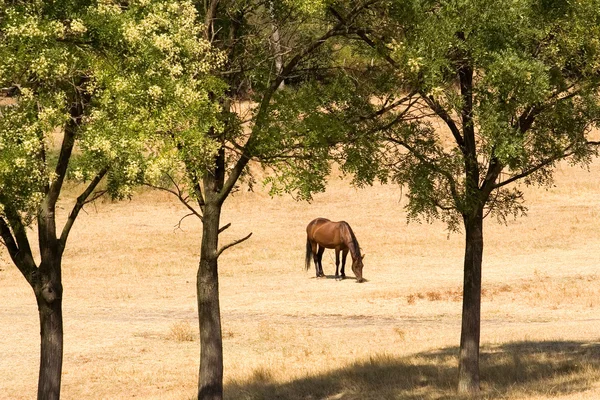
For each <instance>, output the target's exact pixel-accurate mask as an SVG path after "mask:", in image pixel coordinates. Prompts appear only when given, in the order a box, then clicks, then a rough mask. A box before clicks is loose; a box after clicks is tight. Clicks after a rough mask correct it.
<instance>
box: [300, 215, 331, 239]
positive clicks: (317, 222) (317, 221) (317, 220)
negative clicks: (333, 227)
mask: <svg viewBox="0 0 600 400" xmlns="http://www.w3.org/2000/svg"><path fill="white" fill-rule="evenodd" d="M328 222H331V221H330V220H328V219H327V218H320V217H319V218H315V219H313V220H312V221H310V222H309V223H308V225H307V226H306V233H308V234H309V235H310V233H311V231H314V230H315V229H316V228H317V227H319V226H322V225H323V224H326V223H328Z"/></svg>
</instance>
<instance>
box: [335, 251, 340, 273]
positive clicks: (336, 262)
mask: <svg viewBox="0 0 600 400" xmlns="http://www.w3.org/2000/svg"><path fill="white" fill-rule="evenodd" d="M339 268H340V249H339V248H338V247H336V248H335V280H336V281H337V280H338V279H339V278H340V274H339Z"/></svg>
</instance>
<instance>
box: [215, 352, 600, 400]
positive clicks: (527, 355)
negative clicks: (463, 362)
mask: <svg viewBox="0 0 600 400" xmlns="http://www.w3.org/2000/svg"><path fill="white" fill-rule="evenodd" d="M481 350H482V352H481V361H480V364H481V365H480V367H481V386H482V395H481V397H480V398H482V399H499V398H503V399H504V398H523V397H529V396H536V395H545V396H552V395H560V394H570V393H579V392H583V391H585V390H588V389H590V388H591V387H593V385H594V384H595V383H596V384H597V383H598V382H599V381H600V343H598V342H595V343H587V342H568V341H556V342H515V343H508V344H502V345H498V346H484V347H482V349H481ZM457 356H458V349H457V348H455V347H453V348H446V349H442V350H439V351H433V352H426V353H419V354H415V355H412V356H408V357H401V358H399V357H391V356H386V355H378V356H374V357H372V358H371V359H370V360H366V361H363V362H357V363H354V364H352V365H349V366H347V367H345V368H342V369H338V370H333V371H328V372H327V373H324V374H321V375H314V376H307V377H305V378H302V379H296V380H293V381H289V382H283V383H281V382H276V381H274V380H273V379H272V377H271V376H270V374H269V372H268V371H267V370H258V371H255V373H254V376H253V377H252V378H251V379H249V380H247V381H243V382H230V383H229V384H227V385H226V386H225V398H226V399H230V400H233V399H235V400H271V399H281V400H284V399H285V400H317V399H318V400H358V399H364V400H387V399H390V400H391V399H406V400H410V399H415V400H416V399H462V398H464V397H463V396H459V395H457V394H456V390H455V387H456V383H457V365H458V361H457ZM274 368H275V366H274Z"/></svg>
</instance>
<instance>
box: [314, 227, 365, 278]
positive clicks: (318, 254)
mask: <svg viewBox="0 0 600 400" xmlns="http://www.w3.org/2000/svg"><path fill="white" fill-rule="evenodd" d="M306 235H307V237H306V270H307V271H308V269H309V268H310V258H311V256H312V258H313V260H314V262H315V269H316V271H317V278H319V277H321V276H325V274H324V273H323V264H322V262H321V261H322V259H323V252H324V251H325V249H335V279H336V280H337V279H344V278H345V277H346V274H345V273H344V268H345V266H346V256H347V255H348V252H350V255H351V256H352V271H353V272H354V275H356V281H357V282H363V281H364V279H363V277H362V270H363V258H364V256H363V255H361V254H360V247H359V246H358V241H357V240H356V236H354V232H352V228H350V225H348V223H347V222H345V221H340V222H332V221H330V220H328V219H326V218H317V219H314V220H312V221H311V222H310V223H309V224H308V226H307V227H306ZM340 251H341V252H342V271H341V272H342V274H341V277H340V275H339V274H338V270H339V266H340Z"/></svg>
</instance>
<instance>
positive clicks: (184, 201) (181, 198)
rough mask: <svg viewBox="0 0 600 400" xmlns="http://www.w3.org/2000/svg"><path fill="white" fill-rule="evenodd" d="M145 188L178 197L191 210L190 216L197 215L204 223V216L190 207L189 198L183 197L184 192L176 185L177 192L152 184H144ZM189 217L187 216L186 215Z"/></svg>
mask: <svg viewBox="0 0 600 400" xmlns="http://www.w3.org/2000/svg"><path fill="white" fill-rule="evenodd" d="M144 186H148V187H151V188H152V189H157V190H162V191H163V192H167V193H171V194H172V195H173V196H175V197H177V198H178V199H179V201H180V202H181V203H182V204H183V205H184V206H185V207H186V208H187V209H188V210H190V214H191V215H195V216H196V217H198V218H199V219H200V221H202V220H203V219H202V214H200V213H199V212H198V211H197V210H196V209H195V208H194V207H192V206H191V205H190V203H189V202H188V197H187V196H183V193H182V191H181V190H180V189H179V187H178V186H177V185H176V186H175V187H176V188H177V191H175V190H172V189H167V188H166V187H162V186H157V185H152V184H151V183H147V182H146V183H144ZM186 217H187V215H186Z"/></svg>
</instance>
